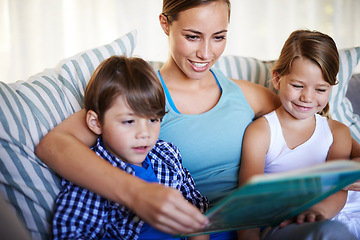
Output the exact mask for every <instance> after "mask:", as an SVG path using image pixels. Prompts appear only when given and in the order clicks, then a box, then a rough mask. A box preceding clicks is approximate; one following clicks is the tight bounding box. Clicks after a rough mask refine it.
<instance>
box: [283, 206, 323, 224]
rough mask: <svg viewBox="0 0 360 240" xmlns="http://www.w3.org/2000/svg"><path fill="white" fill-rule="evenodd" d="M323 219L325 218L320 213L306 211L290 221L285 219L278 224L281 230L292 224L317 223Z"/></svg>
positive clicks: (310, 210)
mask: <svg viewBox="0 0 360 240" xmlns="http://www.w3.org/2000/svg"><path fill="white" fill-rule="evenodd" d="M325 219H326V218H325V217H324V215H322V214H321V213H319V212H317V211H315V210H313V209H308V210H306V211H304V212H302V213H300V214H299V215H297V216H295V217H293V218H291V219H287V220H285V221H283V222H282V223H280V224H279V227H280V228H283V227H285V226H287V225H289V224H292V223H297V224H302V223H304V222H319V221H322V220H325Z"/></svg>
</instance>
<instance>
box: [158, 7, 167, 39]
mask: <svg viewBox="0 0 360 240" xmlns="http://www.w3.org/2000/svg"><path fill="white" fill-rule="evenodd" d="M159 21H160V26H161V28H162V30H163V31H164V33H165V34H166V35H167V36H169V21H168V19H167V17H166V16H165V15H164V14H163V13H162V14H160V15H159Z"/></svg>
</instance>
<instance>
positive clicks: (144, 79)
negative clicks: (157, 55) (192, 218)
mask: <svg viewBox="0 0 360 240" xmlns="http://www.w3.org/2000/svg"><path fill="white" fill-rule="evenodd" d="M84 103H85V109H86V111H87V115H86V122H87V125H88V127H89V128H90V129H91V130H92V131H93V132H94V133H95V134H97V135H99V138H98V140H97V143H96V145H95V146H94V147H93V148H92V149H93V151H95V153H96V154H98V155H99V156H101V157H102V158H104V159H105V160H107V161H108V162H110V163H111V164H112V165H113V166H114V167H118V168H121V169H123V170H124V171H126V172H128V173H130V174H133V175H136V176H138V177H139V178H142V179H143V180H145V181H148V182H158V183H161V184H164V185H166V186H169V187H172V188H175V189H178V190H179V191H181V193H182V194H183V196H184V198H186V199H187V200H188V201H189V202H191V203H193V204H194V205H196V206H197V207H198V208H199V209H200V210H201V211H202V212H205V211H206V210H207V208H208V201H207V199H206V198H205V197H203V196H202V195H201V194H200V192H199V191H198V190H196V189H195V183H194V180H193V179H192V177H191V176H190V173H189V172H188V171H187V170H186V169H185V168H183V166H182V164H181V156H180V153H179V151H178V149H177V148H176V147H175V146H174V145H173V144H171V143H168V142H164V141H162V140H158V136H159V132H160V122H161V119H162V117H163V116H164V115H165V95H164V92H163V88H162V85H161V83H160V81H159V80H158V78H157V76H156V74H155V73H154V71H153V70H152V68H151V67H150V65H148V64H147V63H146V62H145V61H144V60H142V59H140V58H126V57H122V56H113V57H111V58H109V59H107V60H105V61H103V62H102V63H101V64H100V65H99V67H98V68H97V69H96V70H95V72H94V74H93V75H92V77H91V79H90V81H89V83H88V86H87V88H86V90H85V96H84ZM89 177H91V176H89ZM62 185H63V188H62V189H61V191H60V194H59V196H58V198H57V200H56V208H55V215H54V219H53V238H54V239H64V238H66V239H68V238H71V239H79V238H81V239H106V238H108V239H110V238H111V239H138V238H139V239H172V236H171V235H169V234H166V233H163V232H160V231H157V230H156V229H154V228H152V227H150V225H148V224H146V223H145V222H144V221H142V220H141V219H140V218H139V217H138V216H137V215H136V214H135V213H134V212H132V211H131V210H130V209H128V208H127V207H125V206H122V205H120V204H118V203H116V202H112V201H109V200H107V199H105V198H103V197H101V196H100V195H97V194H95V193H93V192H91V191H89V190H87V189H84V188H82V187H79V186H76V185H75V184H73V183H71V182H68V181H67V180H65V179H63V180H62ZM124 194H126V193H124Z"/></svg>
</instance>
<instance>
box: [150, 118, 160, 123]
mask: <svg viewBox="0 0 360 240" xmlns="http://www.w3.org/2000/svg"><path fill="white" fill-rule="evenodd" d="M159 121H160V119H159V118H152V119H150V122H152V123H155V122H159Z"/></svg>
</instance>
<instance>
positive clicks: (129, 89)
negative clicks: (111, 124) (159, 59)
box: [84, 56, 165, 123]
mask: <svg viewBox="0 0 360 240" xmlns="http://www.w3.org/2000/svg"><path fill="white" fill-rule="evenodd" d="M120 95H121V96H123V97H124V99H125V101H126V102H127V104H128V106H129V107H130V108H131V109H132V110H133V111H134V112H135V114H137V115H139V116H142V117H150V118H151V117H156V118H162V117H163V116H164V115H165V94H164V90H163V88H162V85H161V83H160V81H159V79H158V78H157V76H156V73H155V72H154V71H153V69H152V67H151V66H150V65H149V64H148V63H147V62H146V61H145V60H143V59H141V58H135V57H131V58H127V57H125V56H112V57H110V58H108V59H106V60H104V61H103V62H101V63H100V65H99V66H98V67H97V69H96V70H95V72H94V74H93V75H92V77H91V79H90V81H89V83H88V85H87V87H86V89H85V95H84V104H85V110H86V111H88V110H93V111H94V112H96V113H97V115H98V118H99V122H100V123H102V122H103V117H104V114H105V112H106V111H107V110H108V109H109V108H110V107H111V105H112V103H113V101H114V99H115V98H116V97H118V96H120Z"/></svg>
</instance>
